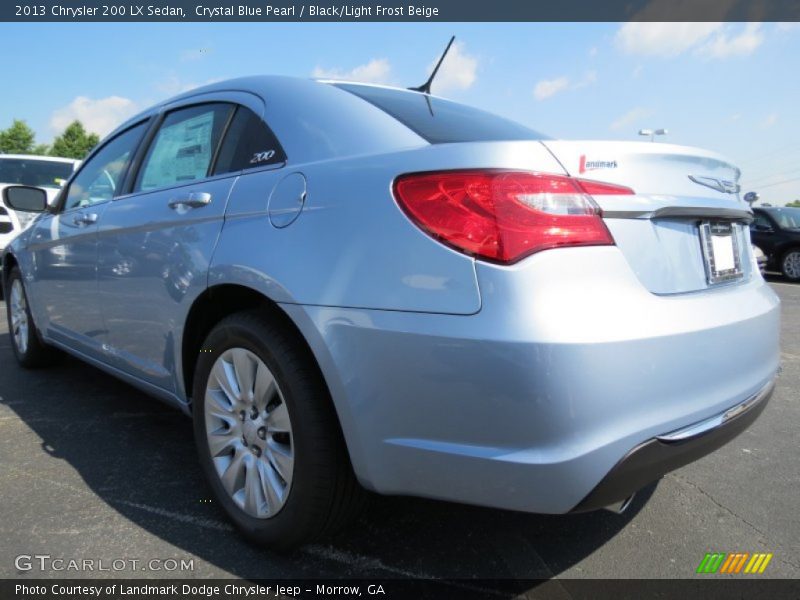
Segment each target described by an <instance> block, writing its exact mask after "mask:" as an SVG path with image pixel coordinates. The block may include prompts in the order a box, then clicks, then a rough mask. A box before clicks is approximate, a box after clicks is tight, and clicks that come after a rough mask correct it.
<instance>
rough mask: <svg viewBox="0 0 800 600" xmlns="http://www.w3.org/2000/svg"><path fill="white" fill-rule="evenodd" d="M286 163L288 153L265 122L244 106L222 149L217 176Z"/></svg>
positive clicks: (232, 123) (237, 111) (235, 119)
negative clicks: (285, 152)
mask: <svg viewBox="0 0 800 600" xmlns="http://www.w3.org/2000/svg"><path fill="white" fill-rule="evenodd" d="M282 162H286V154H284V152H283V148H281V145H280V144H279V143H278V140H277V138H276V137H275V135H274V134H273V133H272V131H270V129H269V128H268V127H267V126H266V125H265V124H264V121H262V120H261V118H260V117H259V116H258V115H256V114H255V113H254V112H253V111H251V110H250V109H249V108H245V107H244V106H240V107H238V108H237V109H236V114H235V115H234V117H233V120H232V121H231V124H230V126H229V127H228V131H227V133H226V134H225V140H223V142H222V147H221V148H220V150H219V157H218V158H217V164H216V166H215V168H214V173H215V174H218V173H232V172H234V171H242V170H244V169H253V168H255V167H263V166H267V165H274V164H279V163H282Z"/></svg>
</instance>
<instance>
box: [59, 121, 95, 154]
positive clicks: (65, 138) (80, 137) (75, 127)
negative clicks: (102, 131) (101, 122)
mask: <svg viewBox="0 0 800 600" xmlns="http://www.w3.org/2000/svg"><path fill="white" fill-rule="evenodd" d="M99 141H100V138H99V137H98V135H97V134H96V133H87V132H86V129H84V127H83V123H81V122H80V121H73V122H72V123H70V124H69V125H68V126H67V128H66V129H65V130H64V132H63V133H62V134H61V135H59V136H58V137H56V139H54V140H53V145H52V146H51V147H50V155H51V156H63V157H64V158H77V159H82V158H83V157H85V156H86V155H87V154H88V153H89V150H91V149H92V148H94V147H95V146H96V145H97V142H99Z"/></svg>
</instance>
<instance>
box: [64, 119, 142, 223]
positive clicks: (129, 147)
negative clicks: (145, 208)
mask: <svg viewBox="0 0 800 600" xmlns="http://www.w3.org/2000/svg"><path fill="white" fill-rule="evenodd" d="M145 127H146V123H140V124H139V125H136V126H135V127H132V128H130V129H128V130H127V131H125V132H124V133H121V134H119V135H118V136H117V137H115V138H114V139H113V140H111V141H110V142H108V143H107V144H105V145H104V146H103V147H102V148H101V149H100V150H98V151H97V153H95V155H94V156H92V157H91V158H90V159H89V160H88V161H87V162H86V164H84V165H83V168H82V169H81V170H80V172H79V173H78V174H77V175H76V176H75V179H74V180H73V181H72V183H71V184H70V186H69V190H68V191H67V200H66V202H65V203H64V209H65V210H69V209H70V208H76V207H80V206H90V205H92V204H97V203H98V202H105V201H106V200H111V199H112V198H113V197H114V196H115V195H117V194H118V193H119V190H120V187H121V186H122V180H123V178H124V177H125V172H126V171H127V169H128V164H129V163H130V160H131V157H132V156H133V154H134V152H135V151H136V147H137V146H138V145H139V141H140V140H141V138H142V135H143V134H144V130H145Z"/></svg>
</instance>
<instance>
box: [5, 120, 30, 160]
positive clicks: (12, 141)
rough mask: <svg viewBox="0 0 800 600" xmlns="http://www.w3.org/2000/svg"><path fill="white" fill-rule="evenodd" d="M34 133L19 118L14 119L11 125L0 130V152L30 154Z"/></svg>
mask: <svg viewBox="0 0 800 600" xmlns="http://www.w3.org/2000/svg"><path fill="white" fill-rule="evenodd" d="M35 140H36V134H34V132H33V129H31V128H30V127H28V124H27V123H26V122H25V121H22V120H21V119H14V122H13V123H12V124H11V127H9V128H8V129H4V130H2V131H0V152H2V153H5V154H31V153H32V152H33V150H34V143H35Z"/></svg>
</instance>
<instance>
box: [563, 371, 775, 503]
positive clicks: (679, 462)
mask: <svg viewBox="0 0 800 600" xmlns="http://www.w3.org/2000/svg"><path fill="white" fill-rule="evenodd" d="M774 389H775V383H774V382H773V381H771V382H769V383H768V384H767V385H766V386H764V387H763V388H762V389H761V390H760V391H759V392H758V393H756V394H754V395H753V396H751V397H750V398H748V399H747V400H745V401H744V402H741V403H739V404H737V405H736V406H734V407H732V408H730V409H728V410H726V411H725V412H723V413H720V414H719V415H715V416H714V417H711V418H710V419H705V420H704V421H702V422H700V423H695V424H693V425H690V426H688V427H684V428H681V429H680V430H678V431H673V432H671V433H669V434H665V435H662V436H657V437H654V438H651V439H649V440H647V441H646V442H643V443H641V444H639V445H638V446H636V447H635V448H634V449H632V450H631V451H630V452H628V453H627V454H626V455H625V456H624V457H623V458H622V460H620V461H619V462H618V463H617V464H616V465H615V466H614V468H612V469H611V471H609V473H608V475H606V476H605V477H604V478H603V480H602V481H601V482H600V483H599V484H597V487H595V488H594V489H593V490H592V491H591V492H590V493H589V495H588V496H586V497H585V498H584V499H583V500H581V502H580V503H579V504H578V505H577V506H576V507H575V508H574V509H572V512H586V511H590V510H596V509H598V508H603V507H606V506H609V505H612V504H615V503H618V502H622V501H623V500H625V499H626V498H628V497H630V496H631V495H633V494H634V493H636V492H637V491H639V490H640V489H642V488H643V487H644V486H646V485H647V484H648V483H651V482H653V481H655V480H657V479H659V478H660V477H662V476H663V475H665V474H667V473H669V472H670V471H674V470H675V469H678V468H680V467H682V466H684V465H686V464H689V463H690V462H693V461H695V460H697V459H698V458H701V457H703V456H705V455H706V454H710V453H711V452H713V451H714V450H716V449H718V448H720V447H722V446H724V445H725V444H727V443H728V442H729V441H731V440H732V439H733V438H735V437H736V436H738V435H739V434H740V433H742V432H743V431H744V430H745V429H747V428H748V427H749V426H750V425H751V424H752V423H753V422H754V421H755V420H756V418H758V416H759V415H760V414H761V412H762V411H763V410H764V408H765V407H766V406H767V402H769V399H770V398H771V397H772V392H773V391H774Z"/></svg>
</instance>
